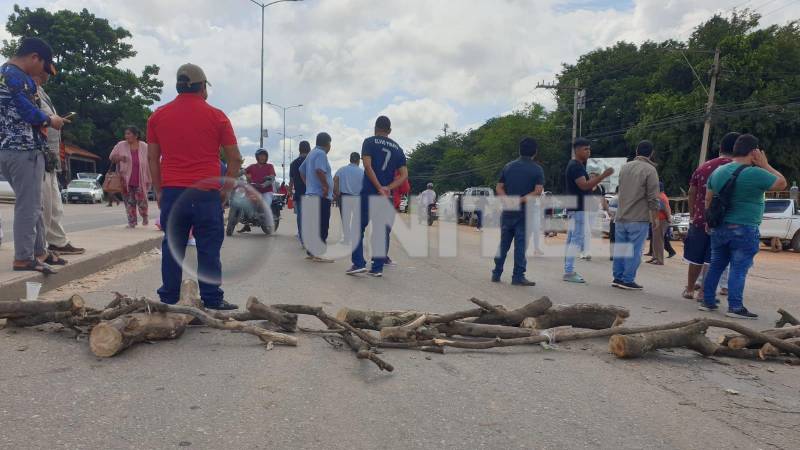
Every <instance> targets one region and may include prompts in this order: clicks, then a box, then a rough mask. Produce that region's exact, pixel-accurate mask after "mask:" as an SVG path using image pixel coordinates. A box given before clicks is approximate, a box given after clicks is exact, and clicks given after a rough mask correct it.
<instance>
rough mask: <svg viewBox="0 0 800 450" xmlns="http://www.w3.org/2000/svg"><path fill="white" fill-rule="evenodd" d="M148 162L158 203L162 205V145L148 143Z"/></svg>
mask: <svg viewBox="0 0 800 450" xmlns="http://www.w3.org/2000/svg"><path fill="white" fill-rule="evenodd" d="M147 163H148V165H149V166H150V178H151V179H152V182H153V192H155V193H156V203H158V207H159V208H160V207H161V145H160V144H154V143H152V142H150V143H148V144H147Z"/></svg>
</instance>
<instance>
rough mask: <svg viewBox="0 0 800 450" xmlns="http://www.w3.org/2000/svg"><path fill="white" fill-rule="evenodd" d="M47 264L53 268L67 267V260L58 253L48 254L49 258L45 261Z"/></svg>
mask: <svg viewBox="0 0 800 450" xmlns="http://www.w3.org/2000/svg"><path fill="white" fill-rule="evenodd" d="M44 262H45V263H46V264H50V265H51V266H66V265H67V260H66V259H64V258H62V257H61V256H59V255H58V253H56V252H48V253H47V258H45V259H44Z"/></svg>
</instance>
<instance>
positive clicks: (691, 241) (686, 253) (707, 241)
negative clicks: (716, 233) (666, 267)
mask: <svg viewBox="0 0 800 450" xmlns="http://www.w3.org/2000/svg"><path fill="white" fill-rule="evenodd" d="M683 259H685V260H686V262H688V263H689V264H694V265H696V266H702V265H703V264H708V263H710V262H711V236H709V235H708V233H706V229H705V227H702V228H701V227H698V226H695V225H689V232H688V233H687V234H686V239H684V240H683Z"/></svg>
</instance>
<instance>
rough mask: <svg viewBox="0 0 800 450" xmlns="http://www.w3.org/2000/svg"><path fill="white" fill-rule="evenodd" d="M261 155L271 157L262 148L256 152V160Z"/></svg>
mask: <svg viewBox="0 0 800 450" xmlns="http://www.w3.org/2000/svg"><path fill="white" fill-rule="evenodd" d="M260 154H264V155H266V156H267V157H269V153H267V150H266V149H263V148H260V149H258V150H256V158H258V155H260Z"/></svg>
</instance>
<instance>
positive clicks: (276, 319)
mask: <svg viewBox="0 0 800 450" xmlns="http://www.w3.org/2000/svg"><path fill="white" fill-rule="evenodd" d="M246 307H247V311H249V312H250V313H251V314H252V315H253V316H255V317H256V318H257V319H259V320H269V321H270V322H272V323H274V324H276V325H278V326H280V327H281V329H283V330H284V331H289V332H294V331H297V314H294V313H289V312H286V311H283V310H281V309H278V308H275V307H272V306H269V305H265V304H263V303H261V302H260V301H258V299H257V298H255V297H250V298H249V299H247V306H246Z"/></svg>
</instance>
